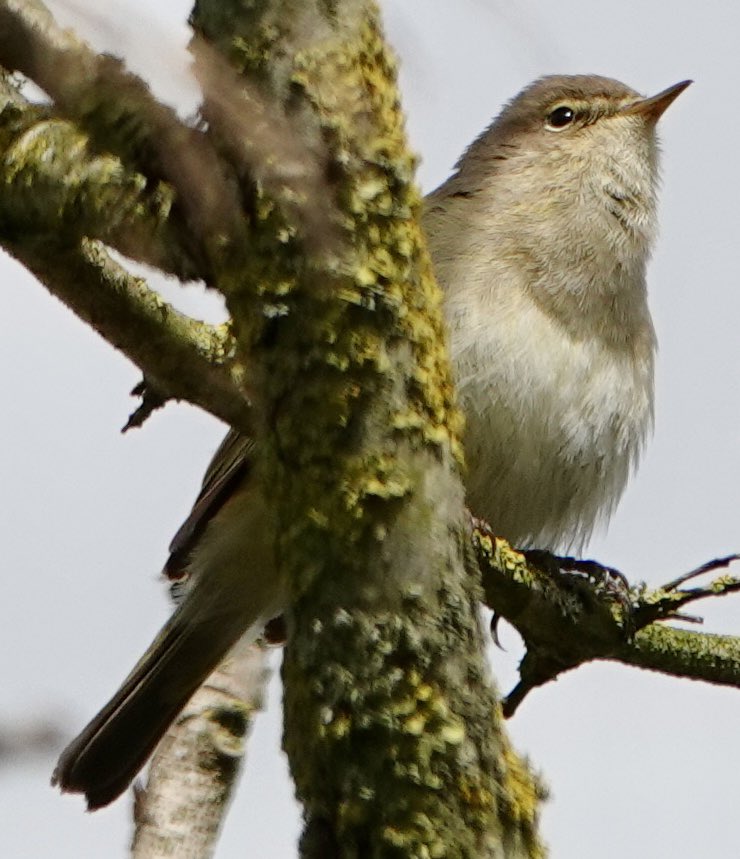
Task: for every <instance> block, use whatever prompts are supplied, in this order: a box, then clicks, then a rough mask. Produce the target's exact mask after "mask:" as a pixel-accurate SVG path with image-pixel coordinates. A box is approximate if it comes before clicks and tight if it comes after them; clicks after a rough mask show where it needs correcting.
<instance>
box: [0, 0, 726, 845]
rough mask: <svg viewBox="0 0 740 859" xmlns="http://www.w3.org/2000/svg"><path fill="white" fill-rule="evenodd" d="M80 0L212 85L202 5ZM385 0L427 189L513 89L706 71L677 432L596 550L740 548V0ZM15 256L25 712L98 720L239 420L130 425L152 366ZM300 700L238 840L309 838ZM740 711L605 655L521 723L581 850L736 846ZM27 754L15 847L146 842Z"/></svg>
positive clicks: (179, 415) (8, 803)
mask: <svg viewBox="0 0 740 859" xmlns="http://www.w3.org/2000/svg"><path fill="white" fill-rule="evenodd" d="M79 2H80V3H81V4H83V5H82V6H81V7H80V9H82V10H83V13H82V21H81V23H80V22H79V20H78V19H75V18H74V15H73V14H72V10H71V9H70V7H69V6H67V7H66V8H64V9H62V10H61V11H60V14H63V15H64V18H65V20H70V21H71V20H73V19H74V20H78V23H79V25H80V27H81V28H82V29H83V30H84V32H85V33H86V34H87V35H88V36H89V38H91V39H92V40H93V41H94V42H95V44H96V45H98V46H100V47H102V48H107V49H109V50H112V51H114V52H117V53H124V54H126V55H127V56H129V57H131V59H132V63H133V64H134V66H135V68H136V69H137V70H141V71H144V72H145V73H146V74H147V76H148V77H149V78H150V79H151V80H153V82H154V85H155V88H156V89H157V91H158V92H160V93H162V94H163V95H166V96H167V97H168V98H174V99H178V100H179V103H181V104H188V103H189V104H190V105H191V107H192V104H193V101H192V99H193V93H192V90H191V89H190V88H189V86H188V84H187V82H186V74H185V71H184V69H185V63H186V58H185V57H184V55H183V53H182V46H183V45H184V44H185V41H186V39H187V33H186V30H185V28H184V27H183V26H182V21H183V20H184V19H185V17H186V15H187V11H188V6H189V4H188V2H185V0H169V2H164V0H162V2H160V4H159V8H158V9H157V10H156V11H155V12H152V11H151V8H150V4H149V3H147V0H120V3H119V2H116V3H113V2H110V0H106V2H104V3H102V4H101V3H99V2H98V3H95V2H94V0H84V3H83V0H79ZM384 7H385V11H386V15H387V27H388V30H389V33H390V35H391V37H392V39H393V42H394V44H395V45H396V46H397V49H398V51H399V54H400V56H401V60H402V71H401V74H402V85H403V92H404V98H405V105H406V108H407V111H408V115H409V130H410V133H411V137H412V140H413V143H414V146H415V147H416V149H417V150H418V151H419V152H420V153H421V154H422V157H423V164H422V168H421V171H420V178H421V181H422V183H423V185H424V187H425V188H426V189H427V190H430V189H431V188H432V187H434V186H435V185H436V184H437V183H438V182H440V181H441V180H442V179H443V178H444V177H445V176H446V174H447V172H448V171H449V170H450V168H451V166H452V164H453V162H454V161H455V159H456V158H457V156H458V155H459V153H460V150H461V149H462V147H463V146H464V145H465V143H466V142H467V141H469V140H470V139H471V138H472V137H473V136H474V135H475V134H477V132H478V131H479V130H480V129H481V128H482V127H483V126H484V125H485V124H487V123H488V122H489V120H490V119H491V117H492V116H493V115H494V114H495V113H496V112H497V111H498V109H499V106H500V105H501V103H502V102H503V101H504V100H506V99H508V98H509V97H511V96H512V95H514V93H515V92H517V91H518V90H519V89H520V88H521V87H522V86H523V85H524V84H525V83H527V82H528V81H530V80H531V79H533V78H534V77H537V76H539V75H541V74H547V73H554V72H563V73H599V74H605V75H609V76H612V77H617V78H620V79H622V80H624V81H625V82H626V83H628V84H630V85H631V86H633V87H635V88H636V89H639V90H641V91H643V92H646V93H650V94H652V93H654V92H657V91H658V90H660V89H663V88H664V87H666V86H668V85H669V84H672V83H675V82H676V81H679V80H682V79H684V78H687V77H691V78H694V79H695V80H696V83H695V85H694V86H693V87H691V88H690V89H689V90H688V91H687V92H686V93H684V94H683V95H682V96H681V97H680V99H679V100H678V101H677V102H676V103H675V105H674V106H672V107H671V109H670V110H669V111H668V113H667V114H666V116H665V118H664V119H663V121H662V123H661V127H662V136H663V141H664V152H665V157H664V171H663V173H664V185H665V188H664V192H663V195H662V206H661V212H662V218H661V223H662V237H661V240H660V243H659V246H658V249H657V252H656V254H655V257H654V261H653V263H652V266H651V274H650V284H651V304H652V308H653V311H654V316H655V322H656V327H657V330H658V335H659V338H660V347H661V349H660V356H659V365H658V377H657V385H658V401H657V426H656V433H655V438H654V441H653V444H652V445H651V446H650V448H649V450H648V454H647V456H646V457H645V461H644V464H643V466H642V468H641V470H640V472H639V474H638V476H637V478H636V479H635V480H633V482H632V484H631V486H630V488H629V490H628V492H627V495H626V497H625V499H624V501H623V502H622V504H621V506H620V508H619V510H618V512H617V515H616V516H615V518H614V520H613V522H612V525H611V527H610V530H609V532H608V534H607V535H600V536H598V537H597V538H595V539H594V540H593V541H592V544H591V546H590V547H589V553H590V554H592V555H594V556H596V557H598V558H599V559H601V560H602V561H604V562H608V563H610V564H613V565H616V566H618V567H619V568H620V569H622V570H623V571H624V572H625V573H627V574H628V575H629V577H630V578H631V579H641V578H642V579H645V580H647V581H649V582H651V583H653V584H658V583H659V582H661V581H665V580H666V579H668V578H672V577H673V576H675V575H677V574H678V573H680V572H683V571H685V570H687V569H689V568H690V567H691V566H693V565H695V564H697V563H699V562H701V561H703V560H705V559H707V558H710V557H713V556H715V555H718V554H724V553H728V552H730V551H732V550H737V549H738V548H740V532H739V529H738V496H739V494H740V388H739V386H738V363H739V362H738V359H740V338H739V337H738V319H740V285H739V284H738V271H740V265H739V262H740V260H739V258H738V257H739V252H738V235H739V234H740V209H739V208H738V205H737V198H738V194H739V193H740V187H739V186H740V181H739V177H738V168H737V161H738V158H737V141H738V140H739V139H740V111H738V109H737V93H738V87H739V86H740V75H739V74H738V59H737V57H738V53H737V51H738V48H737V32H738V27H739V26H740V12H738V7H737V6H736V5H735V4H732V3H730V2H728V1H727V0H724V2H723V0H705V2H703V3H697V2H687V0H676V2H675V3H673V4H671V5H670V7H668V6H666V4H665V3H664V2H662V0H621V2H615V0H605V2H602V3H598V4H594V3H593V2H592V0H591V2H588V0H561V2H559V3H552V2H548V0H526V2H524V0H512V2H508V3H503V2H493V0H488V2H484V0H478V2H476V0H456V2H454V3H453V2H441V0H439V2H434V3H431V2H429V0H387V2H385V3H384ZM55 8H58V7H57V4H55ZM85 9H86V10H87V11H84V10H85ZM78 12H79V10H78ZM155 16H156V17H155ZM188 99H190V101H189V102H188ZM0 266H1V275H0V276H1V277H2V291H1V292H0V295H1V296H2V308H3V309H2V311H1V312H0V360H1V361H2V364H1V366H2V367H3V371H2V377H1V378H2V385H3V394H4V396H3V402H4V408H3V409H2V412H1V415H0V438H2V440H3V444H2V448H1V449H0V475H2V484H1V492H2V495H1V497H2V499H3V501H2V503H3V507H2V516H0V540H1V543H2V546H3V550H4V551H3V556H4V562H5V566H6V573H5V588H4V598H3V600H2V601H1V602H0V676H2V677H3V681H4V682H3V694H2V696H1V697H0V723H2V724H8V723H12V722H16V723H17V722H24V721H26V720H28V721H30V720H33V719H37V718H40V717H48V718H53V719H59V720H60V721H61V722H62V723H63V725H64V727H65V730H66V731H67V732H68V734H69V735H70V736H71V735H72V733H74V732H76V731H77V730H78V729H79V728H80V727H81V726H82V724H83V723H84V721H85V720H86V719H87V718H88V717H89V716H91V715H92V713H93V712H94V711H95V710H96V709H97V708H98V707H99V706H100V705H101V704H102V703H103V702H104V701H105V700H106V699H107V696H108V695H109V693H110V692H111V691H112V690H113V689H114V688H115V687H116V686H117V684H118V682H119V681H120V680H121V679H122V678H123V676H124V674H125V673H126V672H127V671H128V669H129V668H130V667H131V665H132V663H133V662H134V660H135V659H136V658H137V657H138V655H139V654H140V652H141V651H142V650H143V649H144V647H145V646H146V645H147V644H148V643H149V641H150V639H151V637H152V635H153V634H154V632H155V631H156V629H157V628H158V627H159V624H160V623H161V621H162V620H163V619H164V617H165V616H166V613H167V611H168V606H167V602H166V600H165V598H164V595H163V589H162V587H161V584H160V582H159V581H158V578H157V573H158V570H159V568H160V566H161V563H162V561H163V560H164V557H165V553H166V547H167V544H168V542H169V539H170V537H171V535H172V534H173V533H174V531H175V529H176V527H177V526H178V524H179V523H180V520H181V519H182V517H183V516H184V515H185V513H186V512H187V510H188V507H189V505H190V502H191V501H192V499H193V496H194V493H195V491H196V489H197V487H198V485H199V482H200V478H201V473H202V469H203V468H204V467H205V464H206V462H207V460H208V458H209V456H210V453H211V452H212V450H213V448H214V447H215V445H216V443H217V441H218V438H219V436H220V434H221V432H222V430H221V428H220V427H219V425H218V424H217V423H216V421H215V420H213V419H212V418H210V417H208V416H206V415H203V414H201V413H199V412H197V411H196V410H195V409H192V408H189V407H186V406H169V407H168V408H167V409H166V410H165V412H164V413H161V414H158V415H156V416H155V417H153V418H152V419H151V420H150V421H149V423H148V424H147V425H146V427H145V428H144V429H143V430H141V431H138V432H133V433H130V434H128V435H126V436H124V437H121V436H120V435H119V434H118V429H119V427H120V426H121V425H122V424H123V423H124V421H125V418H126V416H127V414H128V411H129V410H130V408H131V407H132V403H131V402H129V400H128V399H127V392H128V390H129V389H130V388H131V387H132V386H133V385H134V384H135V383H136V381H137V380H138V378H139V374H138V372H137V370H136V369H135V368H134V367H132V366H131V365H130V364H129V363H128V362H127V361H126V360H125V359H123V358H121V357H120V356H119V355H117V354H115V353H114V352H113V351H112V350H111V348H110V347H108V346H107V345H106V344H105V343H103V342H102V341H101V340H100V339H99V338H98V337H97V336H96V335H94V334H93V333H92V332H90V331H89V330H88V329H86V328H85V326H83V325H82V323H80V322H78V321H77V320H76V319H75V318H74V317H73V316H72V315H71V314H70V313H69V312H68V311H67V310H65V309H64V308H63V307H62V306H61V305H60V304H59V303H58V302H57V301H55V300H54V299H52V298H50V297H49V296H48V295H47V294H46V293H45V291H44V290H43V288H42V287H40V286H39V285H38V284H36V283H35V282H34V281H33V280H32V279H31V278H30V277H29V276H28V275H27V274H26V273H25V272H24V271H23V270H22V269H20V268H19V267H18V266H17V265H15V264H14V263H12V262H11V261H7V260H5V259H3V260H0ZM163 288H164V289H165V290H166V291H167V294H168V297H170V298H174V297H177V300H178V301H179V303H180V305H181V306H184V307H186V308H187V309H189V310H191V311H192V312H196V313H200V314H206V315H208V316H209V317H210V318H215V317H217V316H218V314H219V306H218V302H217V301H216V300H215V299H214V298H213V297H209V298H203V297H202V296H201V294H200V291H199V290H198V289H197V288H195V287H190V288H188V289H186V290H181V289H180V288H179V287H178V286H177V285H175V284H171V283H170V284H165V285H164V287H163ZM702 612H703V613H704V615H705V617H706V618H707V622H706V624H705V628H706V629H709V630H716V631H723V632H735V633H738V634H740V597H737V598H735V600H734V601H733V600H732V598H728V599H726V600H725V601H723V602H722V603H718V604H717V605H713V606H705V607H702ZM503 640H504V644H505V646H506V648H507V651H506V652H503V653H502V652H500V651H496V652H492V661H493V664H494V669H495V671H496V673H497V675H498V677H499V679H500V682H501V684H502V686H503V687H504V688H508V687H510V686H511V685H512V683H513V682H514V679H515V669H516V662H517V659H518V657H519V655H520V651H519V649H518V644H517V641H516V635H515V634H514V633H513V632H511V630H504V631H503ZM275 661H276V663H277V661H278V657H277V655H276V657H275ZM279 697H280V690H279V685H278V684H277V683H275V684H273V686H272V687H271V694H270V706H269V711H268V712H267V714H265V715H263V716H262V717H261V718H260V719H259V722H258V726H257V729H256V732H255V735H254V737H253V739H252V742H251V744H250V759H249V775H248V778H247V779H246V781H245V784H244V785H243V787H242V789H241V790H240V792H239V794H238V796H237V798H236V800H235V804H234V808H233V810H232V813H231V816H230V819H229V822H228V824H227V828H226V832H225V834H224V837H223V841H222V844H221V847H220V850H219V853H218V855H219V856H220V857H223V859H232V857H233V859H236V857H243V856H270V857H277V859H282V857H286V859H287V857H291V856H294V855H295V838H296V836H297V833H298V831H299V828H300V827H299V810H298V809H297V807H296V806H295V804H294V803H293V800H292V796H291V788H290V783H289V781H288V778H287V773H286V765H285V762H284V757H283V755H282V753H281V752H280V751H279V737H280V707H279ZM738 724H740V692H737V691H731V690H726V689H718V688H711V687H707V686H704V685H700V684H696V683H689V682H687V681H683V682H680V681H677V680H672V679H668V678H664V677H661V676H658V675H653V674H647V673H640V672H637V671H635V670H628V669H626V668H623V667H619V666H611V665H595V666H590V667H588V668H584V669H581V670H579V671H577V672H576V673H573V674H570V675H567V676H565V677H563V678H561V679H560V680H559V681H558V682H557V683H555V684H551V685H550V686H548V687H546V688H545V689H543V690H540V691H538V692H535V693H534V694H533V695H532V696H531V698H530V699H528V700H527V701H526V702H525V704H524V705H523V707H522V709H521V711H520V713H518V714H517V716H516V717H515V718H514V719H513V720H512V721H511V724H510V730H511V732H512V735H513V737H514V739H515V742H516V743H517V745H518V746H519V748H520V749H522V750H525V751H526V752H527V753H528V754H529V755H530V757H531V758H532V760H533V761H534V762H535V764H536V765H537V767H538V768H540V769H541V770H542V772H543V773H544V775H545V777H546V779H547V781H548V783H549V784H550V786H551V788H552V794H553V798H552V800H551V801H550V802H549V804H548V805H547V806H546V808H545V810H544V818H543V833H544V836H545V838H546V840H547V841H548V842H549V844H550V846H551V851H552V856H553V857H555V859H561V857H562V859H564V857H568V859H580V857H599V859H617V857H622V856H624V855H631V856H637V857H643V856H644V857H647V856H650V857H652V859H656V857H657V859H668V857H677V856H678V857H684V856H707V857H712V859H736V857H737V855H738V841H739V836H740V821H739V820H738V815H737V811H736V807H737V805H736V785H737V773H738V771H740V742H739V740H738V731H737V725H738ZM0 763H2V764H3V766H2V767H0V809H2V810H1V811H0V817H1V818H2V826H0V855H2V856H8V857H33V859H37V857H54V859H65V857H88V856H106V857H117V856H124V855H126V845H127V841H128V832H129V824H128V814H129V805H130V800H129V799H128V798H125V799H122V800H120V801H118V802H117V803H115V804H114V805H113V806H112V807H111V808H109V809H106V810H103V811H100V812H96V813H95V814H94V815H86V814H84V812H83V803H82V801H81V800H80V798H79V797H60V796H59V795H58V794H56V793H55V792H54V791H52V790H51V789H50V788H49V787H48V778H49V774H50V772H51V768H52V766H53V761H52V760H51V759H48V760H39V759H37V760H34V761H32V762H31V763H28V762H24V763H20V762H15V763H14V762H13V761H10V762H7V761H6V760H2V761H0Z"/></svg>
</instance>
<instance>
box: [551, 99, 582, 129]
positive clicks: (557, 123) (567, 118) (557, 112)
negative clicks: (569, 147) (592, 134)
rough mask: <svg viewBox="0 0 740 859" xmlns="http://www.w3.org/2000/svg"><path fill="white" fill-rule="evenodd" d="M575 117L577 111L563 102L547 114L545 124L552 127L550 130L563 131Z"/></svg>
mask: <svg viewBox="0 0 740 859" xmlns="http://www.w3.org/2000/svg"><path fill="white" fill-rule="evenodd" d="M575 118H576V112H575V111H574V110H573V108H572V107H568V105H566V104H563V105H561V106H560V107H556V108H555V109H554V110H551V111H550V113H548V114H547V120H546V122H545V125H546V126H547V128H549V129H550V131H562V130H563V129H564V128H567V126H569V125H570V124H571V122H573V120H574V119H575Z"/></svg>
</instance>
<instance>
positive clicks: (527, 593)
mask: <svg viewBox="0 0 740 859" xmlns="http://www.w3.org/2000/svg"><path fill="white" fill-rule="evenodd" d="M477 526H478V527H477V529H476V530H475V532H474V535H473V540H474V547H475V552H476V558H477V561H478V564H479V567H480V570H481V573H482V577H483V590H484V592H485V601H486V604H487V605H488V606H490V607H491V608H492V609H493V610H494V612H495V613H496V615H497V616H499V617H503V618H505V619H506V620H507V621H509V623H511V624H512V625H513V626H514V627H516V629H517V630H518V631H519V633H520V634H521V636H522V638H523V639H524V643H525V646H526V649H527V652H526V655H525V656H524V659H523V660H522V663H521V665H520V675H521V679H520V682H519V683H518V684H517V686H516V687H515V688H514V689H513V690H512V692H511V693H510V694H509V696H508V697H507V698H506V700H505V701H504V705H503V706H504V713H505V715H507V716H510V715H512V714H513V713H514V712H515V710H516V709H517V707H518V706H519V705H520V704H521V702H522V701H523V700H524V698H525V697H526V695H527V694H528V693H529V692H530V691H531V690H532V689H534V688H536V687H537V686H541V685H543V684H544V683H547V682H549V681H550V680H554V679H555V678H556V677H557V676H558V675H559V674H562V673H563V672H565V671H569V670H571V669H573V668H576V667H578V666H579V665H581V664H583V663H585V662H589V661H591V660H593V659H609V660H612V661H617V662H623V663H625V664H627V665H634V666H638V667H640V668H647V669H650V670H653V671H661V672H663V673H666V674H671V675H673V676H676V677H687V678H691V679H693V680H702V681H704V682H707V683H718V684H722V685H727V686H736V687H738V688H740V638H737V637H732V636H722V635H709V634H706V633H701V632H696V631H693V630H691V631H690V630H684V629H676V628H673V627H666V626H663V625H661V624H660V623H659V621H665V620H671V619H674V618H675V619H681V614H680V610H681V608H682V607H683V606H685V605H686V604H687V603H689V602H694V601H696V600H698V599H706V598H709V597H718V596H724V595H728V594H731V593H734V592H736V591H738V590H740V579H737V578H734V577H732V576H728V575H723V576H720V577H718V578H716V579H714V580H713V581H711V582H710V583H709V584H708V585H706V586H705V587H693V588H684V589H682V588H681V587H680V585H682V584H685V583H686V582H687V581H688V580H689V579H692V578H695V577H696V576H697V575H699V574H708V573H711V572H713V571H715V570H717V569H720V568H722V567H725V566H727V565H728V564H730V563H732V562H734V561H737V560H740V557H739V556H737V555H732V556H729V557H727V558H720V559H718V560H717V561H713V562H710V563H708V564H704V565H702V567H701V568H699V570H695V571H692V572H691V573H689V574H687V575H686V576H681V577H680V578H679V579H676V580H675V581H674V582H670V583H668V584H667V585H666V586H664V587H663V588H658V589H655V590H652V591H651V590H648V589H647V588H646V587H644V586H640V587H637V588H629V587H628V586H627V584H626V581H625V580H624V578H623V577H622V576H621V574H616V571H614V570H609V569H607V568H603V567H600V565H598V564H596V563H594V562H576V561H574V560H573V559H571V558H567V559H560V558H556V557H555V556H547V554H546V553H520V552H517V551H515V550H514V549H512V548H511V547H510V546H509V545H508V544H507V543H506V541H504V540H500V539H497V538H495V537H493V535H492V534H491V533H490V531H489V530H488V529H487V528H486V526H485V525H484V524H483V523H477Z"/></svg>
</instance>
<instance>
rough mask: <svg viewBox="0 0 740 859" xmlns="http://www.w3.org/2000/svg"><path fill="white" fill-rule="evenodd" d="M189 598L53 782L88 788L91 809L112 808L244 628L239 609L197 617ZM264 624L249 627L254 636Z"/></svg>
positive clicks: (65, 756) (75, 744) (68, 752)
mask: <svg viewBox="0 0 740 859" xmlns="http://www.w3.org/2000/svg"><path fill="white" fill-rule="evenodd" d="M196 587H197V586H196ZM192 596H194V594H189V595H188V597H187V598H186V599H185V601H184V602H183V604H182V605H181V606H180V607H179V608H178V609H177V611H175V613H174V614H173V616H172V617H171V618H170V620H169V621H168V623H167V624H166V625H165V627H164V628H163V629H162V631H161V632H160V633H159V635H158V636H157V638H156V639H155V640H154V641H153V642H152V645H151V646H150V647H149V649H148V650H147V652H146V653H145V654H144V656H143V657H142V658H141V660H140V661H139V662H138V664H137V665H136V667H135V668H134V669H133V671H132V672H131V673H130V674H129V676H128V677H127V678H126V680H125V681H124V682H123V685H122V686H121V688H120V689H119V690H118V691H117V692H116V694H115V695H114V696H113V698H111V700H110V701H109V702H108V703H107V704H106V706H105V707H103V709H102V710H101V711H100V712H99V713H98V714H97V716H95V718H94V719H93V720H92V721H91V722H90V724H89V725H88V726H87V727H86V728H85V729H84V730H83V731H82V733H81V734H80V735H79V736H78V737H77V738H76V739H74V740H73V741H72V742H71V743H70V744H69V746H67V748H66V749H65V750H64V752H63V753H62V755H61V757H60V758H59V762H58V764H57V767H56V769H55V770H54V775H53V776H52V784H56V785H59V787H60V788H61V789H62V790H63V791H70V792H74V793H84V794H85V796H86V798H87V805H88V809H89V810H93V809H96V808H100V807H102V806H104V805H107V804H108V803H109V802H112V801H113V800H114V799H116V797H118V796H119V795H120V794H121V793H123V791H124V790H126V788H127V787H128V785H129V784H130V783H131V781H132V780H133V779H134V777H135V776H136V774H137V773H138V772H139V770H140V769H141V768H142V767H143V766H144V764H145V762H146V760H147V758H148V757H149V755H150V754H151V752H152V751H153V749H154V747H155V746H156V745H157V743H158V742H159V740H160V739H161V738H162V736H163V735H164V733H165V731H166V730H167V728H168V726H169V725H170V723H171V722H172V721H174V719H175V718H176V716H177V714H178V713H179V712H180V710H181V709H182V708H183V707H184V706H185V704H186V703H187V701H188V700H189V698H190V697H191V695H193V693H194V692H195V691H196V689H197V688H198V687H199V686H200V685H201V683H202V682H203V681H204V680H205V679H206V677H207V676H208V674H209V673H210V672H211V671H212V670H213V669H214V668H215V666H216V665H217V664H218V663H219V662H220V661H221V659H222V658H223V657H224V655H225V654H226V652H227V651H228V650H229V648H230V647H231V645H233V644H234V642H235V641H236V640H237V639H238V638H239V637H240V635H241V634H242V633H243V632H244V631H245V629H244V627H245V617H244V614H243V613H242V612H241V611H239V612H236V611H233V610H231V611H229V610H226V611H223V612H213V611H211V612H208V613H206V614H205V616H204V614H203V613H202V612H201V611H199V612H198V616H196V617H193V616H192V615H193V613H194V612H193V606H194V605H197V603H198V601H197V600H192V599H191V597H192ZM199 608H200V609H202V608H203V605H202V603H201V604H200V606H199ZM262 623H263V621H262V620H260V621H258V622H256V623H254V624H253V625H252V627H251V630H253V632H254V637H255V638H256V636H257V635H258V634H259V632H260V628H261V625H262Z"/></svg>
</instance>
